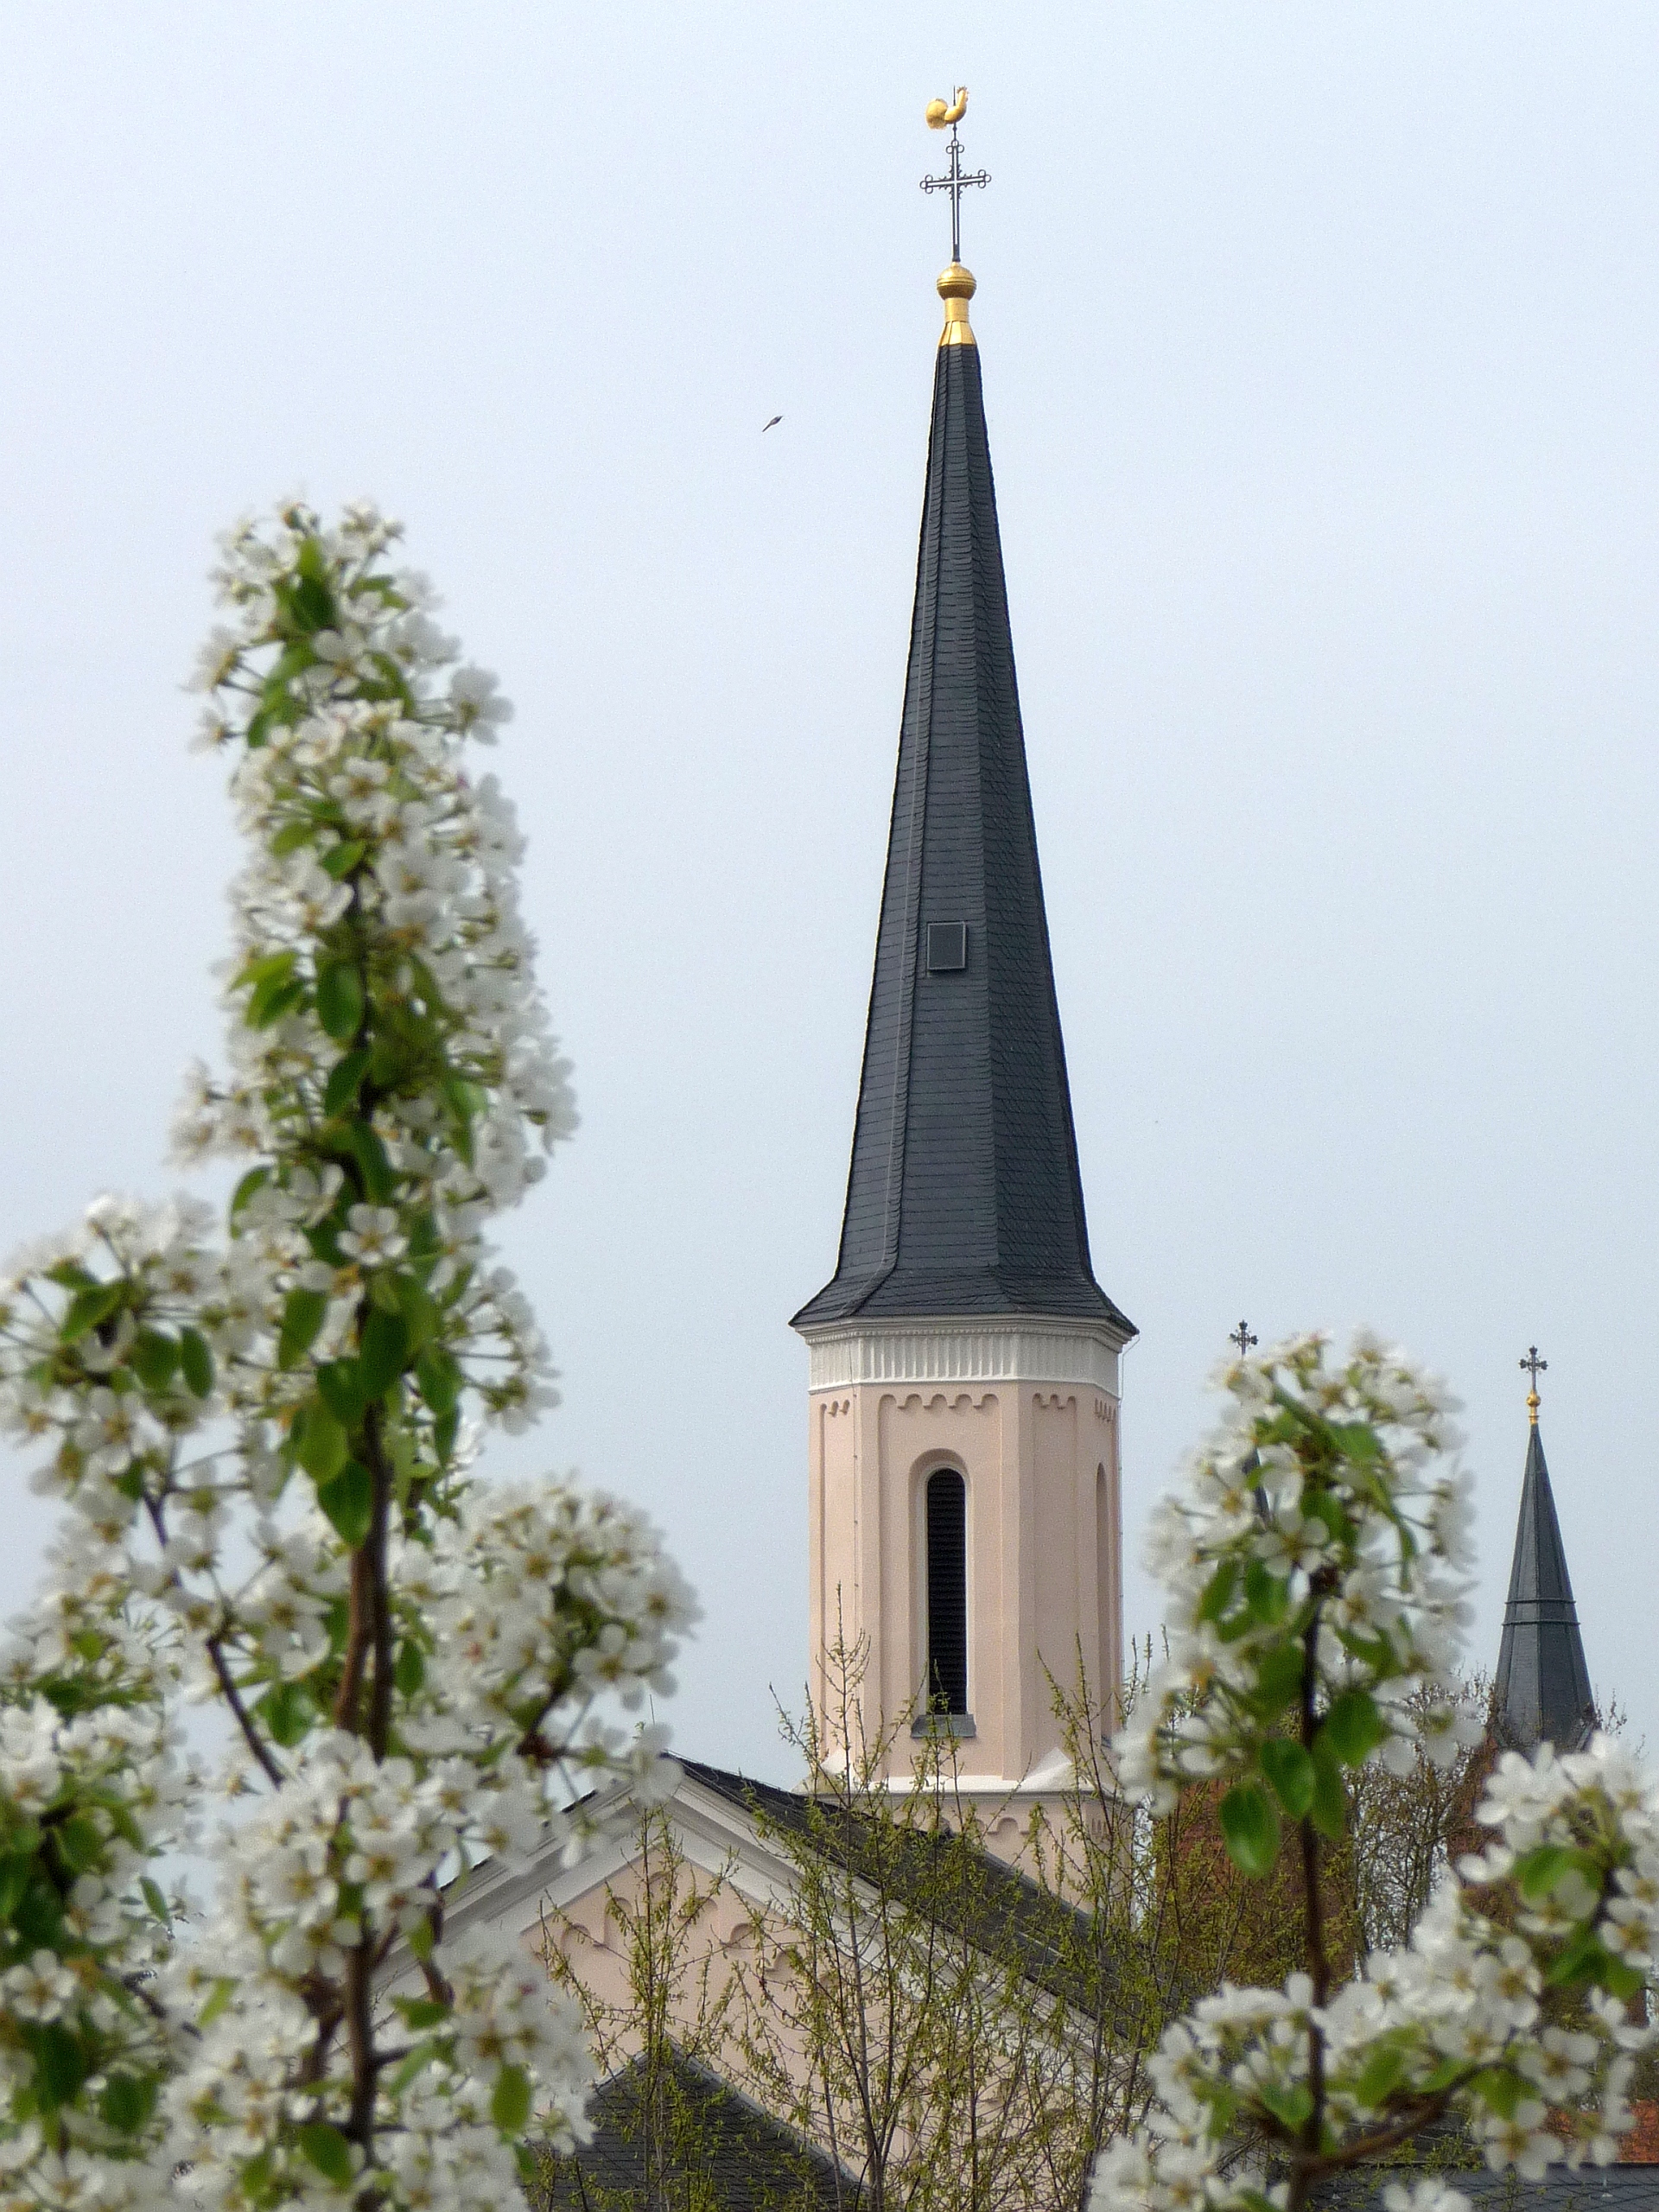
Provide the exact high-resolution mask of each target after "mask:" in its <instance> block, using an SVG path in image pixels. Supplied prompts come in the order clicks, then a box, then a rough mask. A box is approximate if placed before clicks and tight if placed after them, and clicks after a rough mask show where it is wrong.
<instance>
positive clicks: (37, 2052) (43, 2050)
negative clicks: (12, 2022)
mask: <svg viewBox="0 0 1659 2212" xmlns="http://www.w3.org/2000/svg"><path fill="white" fill-rule="evenodd" d="M21 2033H22V2039H23V2041H24V2042H25V2043H26V2044H28V2046H29V2055H30V2056H32V2057H33V2059H34V2061H35V2070H36V2072H37V2073H38V2075H39V2076H40V2082H41V2088H42V2090H43V2091H44V2093H45V2094H46V2097H47V2100H48V2101H49V2102H50V2103H52V2104H54V2105H67V2104H68V2103H70V2102H71V2101H72V2100H73V2097H74V2096H75V2094H76V2092H77V2091H78V2090H79V2088H80V2085H81V2083H82V2082H84V2081H85V2080H86V2075H87V2073H88V2071H89V2070H90V2069H88V2066H87V2063H86V2052H85V2051H84V2050H82V2049H81V2047H80V2037H79V2036H77V2035H75V2034H74V2033H73V2031H71V2030H70V2029H68V2028H66V2027H65V2026H64V2025H63V2024H62V2023H61V2022H60V2021H58V2020H53V2021H51V2022H49V2023H48V2024H47V2025H45V2026H43V2027H41V2026H37V2025H36V2024H35V2023H33V2022H32V2021H31V2022H29V2023H28V2024H26V2025H24V2026H23V2027H22V2030H21Z"/></svg>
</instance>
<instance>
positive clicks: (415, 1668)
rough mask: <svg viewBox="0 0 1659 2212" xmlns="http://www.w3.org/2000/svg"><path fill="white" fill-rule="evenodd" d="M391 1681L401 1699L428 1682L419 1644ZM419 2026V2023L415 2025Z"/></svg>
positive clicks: (401, 1657) (400, 1652) (405, 1648)
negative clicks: (395, 1685) (394, 1684)
mask: <svg viewBox="0 0 1659 2212" xmlns="http://www.w3.org/2000/svg"><path fill="white" fill-rule="evenodd" d="M391 1679H392V1681H394V1682H395V1683H396V1684H397V1694H398V1696H399V1697H413V1696H414V1694H415V1693H416V1690H417V1689H419V1688H420V1687H421V1684H422V1683H423V1681H425V1680H426V1655H425V1654H424V1652H423V1650H422V1649H421V1647H420V1645H419V1644H418V1643H400V1644H399V1645H398V1647H397V1662H396V1664H395V1665H394V1667H393V1669H392V1673H391ZM415 2024H416V2026H418V2025H419V2023H418V2021H417V2022H416V2023H415Z"/></svg>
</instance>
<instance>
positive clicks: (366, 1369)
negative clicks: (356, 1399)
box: [357, 1306, 409, 1399]
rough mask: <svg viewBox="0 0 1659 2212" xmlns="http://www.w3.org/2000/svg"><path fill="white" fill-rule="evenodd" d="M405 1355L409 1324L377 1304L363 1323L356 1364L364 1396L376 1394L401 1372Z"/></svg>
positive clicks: (374, 1396) (393, 1380)
mask: <svg viewBox="0 0 1659 2212" xmlns="http://www.w3.org/2000/svg"><path fill="white" fill-rule="evenodd" d="M408 1359H409V1328H408V1325H407V1324H406V1323H405V1321H404V1317H403V1315H402V1314H401V1313H383V1312H382V1311H381V1309H380V1308H379V1307H378V1306H376V1307H374V1309H373V1310H372V1312H371V1313H370V1315H369V1318H368V1319H367V1320H366V1321H365V1323H364V1325H363V1343H362V1346H361V1349H360V1350H359V1352H358V1356H357V1364H358V1370H359V1375H360V1376H361V1378H362V1388H363V1395H364V1397H365V1399H373V1398H380V1397H384V1396H385V1393H386V1392H387V1391H388V1390H389V1389H391V1386H392V1384H393V1383H395V1382H396V1381H397V1377H398V1376H400V1375H401V1374H402V1373H403V1371H404V1366H405V1365H406V1363H407V1362H408Z"/></svg>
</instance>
